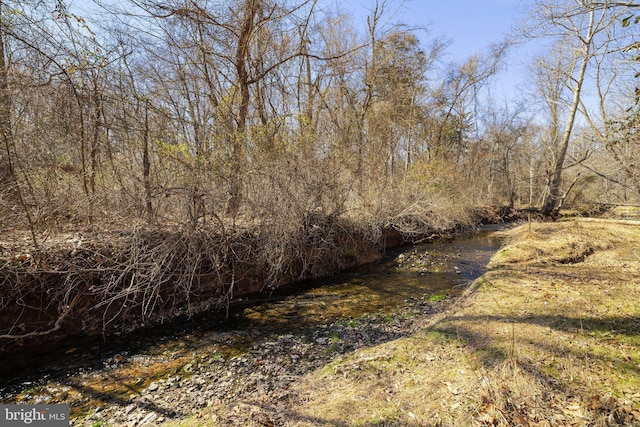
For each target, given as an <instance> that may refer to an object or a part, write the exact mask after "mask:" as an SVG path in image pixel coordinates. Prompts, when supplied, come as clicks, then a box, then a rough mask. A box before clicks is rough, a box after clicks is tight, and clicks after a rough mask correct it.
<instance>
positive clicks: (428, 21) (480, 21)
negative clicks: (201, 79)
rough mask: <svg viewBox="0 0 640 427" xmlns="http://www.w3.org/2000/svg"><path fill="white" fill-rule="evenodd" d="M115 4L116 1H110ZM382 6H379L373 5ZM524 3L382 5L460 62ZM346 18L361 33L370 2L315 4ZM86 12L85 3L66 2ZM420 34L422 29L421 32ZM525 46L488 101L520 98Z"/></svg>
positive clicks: (411, 0)
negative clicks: (444, 42)
mask: <svg viewBox="0 0 640 427" xmlns="http://www.w3.org/2000/svg"><path fill="white" fill-rule="evenodd" d="M116 1H117V0H116ZM377 1H378V2H379V3H383V1H384V0H377ZM529 1H530V0H386V7H387V11H388V12H389V13H390V14H391V19H390V22H391V23H398V24H406V25H407V26H409V27H410V28H416V29H418V30H417V35H418V36H419V38H420V39H421V40H423V41H424V42H425V43H428V42H429V40H432V39H434V38H444V39H446V40H448V41H450V43H451V44H450V46H449V47H448V48H447V50H446V53H445V54H446V56H445V58H444V59H445V61H447V62H449V61H455V62H462V61H464V60H466V59H468V58H469V57H471V56H473V55H475V54H482V53H483V52H486V51H487V50H488V47H489V46H490V45H491V44H492V43H497V42H499V41H501V40H502V39H503V38H504V37H505V36H507V34H509V32H510V31H511V30H512V29H513V28H514V27H515V26H516V25H517V24H518V22H519V21H520V20H522V19H523V18H524V12H523V9H524V7H523V5H524V4H526V3H527V2H529ZM321 2H325V3H326V4H328V5H332V6H333V7H335V8H338V9H340V10H343V11H347V12H349V13H351V14H352V15H353V17H354V19H355V20H356V25H362V27H363V28H365V27H366V18H367V16H368V15H369V14H370V13H371V10H372V9H373V5H374V4H375V2H376V0H348V1H347V0H321ZM71 3H72V4H73V5H74V6H75V7H80V8H81V9H82V8H86V7H87V6H88V5H91V0H71ZM423 29H426V31H425V30H423ZM532 52H533V51H532V48H531V46H526V47H523V46H516V47H514V48H512V51H511V54H510V55H509V58H508V61H507V63H506V64H505V69H503V70H502V71H501V72H500V73H499V75H497V76H496V77H495V79H494V83H495V86H494V88H493V90H494V93H492V96H494V97H496V98H497V99H498V100H500V101H502V100H503V99H510V100H513V99H514V98H517V97H518V96H519V94H520V88H521V87H522V86H523V84H524V82H525V79H526V67H527V65H528V64H529V63H530V61H531V59H530V58H531V55H532Z"/></svg>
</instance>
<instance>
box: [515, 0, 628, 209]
mask: <svg viewBox="0 0 640 427" xmlns="http://www.w3.org/2000/svg"><path fill="white" fill-rule="evenodd" d="M628 8H629V4H627V3H626V2H608V1H605V2H601V1H593V0H579V1H566V0H540V1H537V2H536V3H535V9H534V13H533V15H532V18H531V19H530V20H529V23H530V24H529V26H528V27H527V28H526V29H525V33H526V34H527V35H529V36H532V37H552V38H555V39H557V40H562V41H563V42H564V43H565V44H566V45H567V46H570V47H571V51H570V55H571V56H570V58H571V59H572V62H573V65H572V66H571V67H570V68H569V69H567V70H566V72H565V74H564V75H557V76H556V77H557V78H558V79H560V80H564V81H566V82H567V83H568V86H569V90H570V97H571V99H570V100H569V102H568V105H567V115H566V117H565V118H564V120H563V121H564V124H562V125H560V128H561V129H562V131H561V133H559V140H558V144H557V150H556V151H555V152H554V162H553V165H552V168H551V170H550V179H549V190H548V192H547V194H546V197H545V198H544V201H543V202H542V206H541V212H542V213H543V214H545V215H551V214H553V213H555V212H557V209H558V205H559V203H560V201H561V198H562V195H561V193H562V173H563V170H564V169H565V160H566V158H567V152H568V149H569V145H570V143H571V136H572V132H573V130H574V125H575V123H576V117H577V115H578V112H579V110H580V106H581V103H582V101H583V93H582V92H583V88H584V86H585V82H586V81H587V79H588V73H587V71H588V70H589V68H590V67H592V66H593V64H594V61H597V60H598V58H602V57H603V56H606V55H608V54H609V45H610V41H611V37H612V33H611V31H612V28H614V27H615V26H616V25H618V23H619V22H620V21H621V19H622V18H623V17H624V16H625V14H628Z"/></svg>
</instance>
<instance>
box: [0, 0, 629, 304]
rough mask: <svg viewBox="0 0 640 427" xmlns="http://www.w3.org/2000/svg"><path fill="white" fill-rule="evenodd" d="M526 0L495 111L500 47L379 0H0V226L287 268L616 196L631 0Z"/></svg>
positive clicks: (625, 118) (621, 194) (34, 234)
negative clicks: (514, 72)
mask: <svg viewBox="0 0 640 427" xmlns="http://www.w3.org/2000/svg"><path fill="white" fill-rule="evenodd" d="M532 3H535V4H533V7H532V10H533V11H534V12H535V15H533V16H534V17H535V19H533V18H532V19H530V20H529V21H527V22H528V23H530V24H531V23H535V25H529V26H528V27H527V28H523V29H522V30H521V32H520V33H519V34H520V35H521V36H522V35H524V36H526V37H530V38H536V39H540V38H543V37H545V36H548V35H553V38H552V39H550V40H552V42H550V44H549V46H551V47H550V48H549V49H548V50H546V51H545V53H544V54H543V55H542V56H540V57H539V58H537V60H536V61H534V64H535V65H534V66H533V67H532V73H531V85H530V86H529V87H528V88H526V89H527V90H526V91H524V92H523V99H524V100H523V101H520V102H516V101H515V100H512V102H509V103H506V102H505V103H504V106H502V101H496V100H494V99H492V98H491V97H490V94H491V93H492V90H491V88H492V87H493V86H492V85H493V83H494V80H495V78H496V75H497V74H498V73H500V72H502V71H503V69H504V67H505V64H506V63H507V62H508V56H507V55H508V53H509V48H510V47H512V46H513V45H514V43H515V42H514V40H511V41H503V42H501V43H497V44H496V45H495V46H493V47H490V48H488V49H487V51H486V52H485V53H482V54H477V55H474V56H471V57H470V58H469V59H468V60H466V61H463V62H461V63H450V62H447V60H446V49H447V42H446V41H443V40H440V39H432V40H423V39H421V38H420V36H421V35H422V33H421V32H419V31H414V30H412V29H411V28H408V27H406V26H403V25H399V24H390V23H389V22H390V16H391V13H390V12H391V11H390V10H389V5H387V4H386V3H385V2H384V1H380V2H376V3H374V5H373V7H372V9H371V11H370V14H369V16H368V17H367V18H366V24H362V23H361V22H359V21H358V19H356V18H353V17H350V16H349V15H347V14H345V13H342V12H340V10H336V9H334V8H332V7H330V6H327V5H326V4H324V3H320V2H318V1H315V0H295V1H293V0H289V1H275V0H233V1H218V0H197V1H196V0H168V1H167V0H163V1H160V0H127V1H123V2H118V3H117V4H118V5H119V6H116V5H114V3H112V2H107V1H104V2H102V1H99V0H94V2H93V3H91V4H89V3H84V5H85V6H90V10H91V12H90V13H89V12H82V11H80V10H79V9H73V8H70V5H69V4H68V3H66V2H65V1H64V0H55V1H53V0H19V1H17V0H0V17H1V19H0V33H1V34H2V41H1V43H0V127H1V131H2V134H1V137H2V151H1V154H0V178H1V181H0V217H1V218H2V220H1V221H0V231H1V232H2V233H3V235H5V236H14V237H17V238H18V239H24V240H26V239H27V237H25V236H28V240H29V245H30V246H31V247H32V248H36V249H37V248H38V247H40V246H41V245H43V244H47V242H55V239H56V238H58V237H57V236H65V238H68V236H69V234H64V233H77V232H78V231H80V232H84V233H85V235H86V233H90V232H98V231H101V230H102V231H113V230H120V231H122V230H125V231H126V230H134V229H139V228H140V227H144V229H145V230H158V231H160V230H164V231H167V230H181V231H182V232H184V233H197V232H198V231H199V230H205V229H206V230H207V231H206V233H210V232H211V230H215V235H216V236H217V237H216V239H222V240H216V241H221V242H222V243H220V244H221V245H224V242H229V241H230V240H229V239H231V240H233V241H237V240H235V239H236V237H237V236H245V237H246V233H249V234H250V235H251V236H253V237H254V238H256V239H259V241H260V246H261V248H262V249H261V251H260V253H259V254H254V255H253V256H255V257H256V258H259V259H260V262H262V263H264V265H268V266H270V267H269V268H270V269H272V271H273V275H274V276H278V277H280V276H282V275H283V274H284V275H285V276H286V275H287V274H288V273H286V272H287V269H288V268H290V264H291V261H290V260H291V258H292V257H293V258H295V257H296V256H299V255H300V254H303V255H305V257H306V256H307V255H309V254H308V251H309V250H311V249H309V246H308V244H309V242H310V241H314V240H313V239H315V238H317V239H319V240H318V241H317V242H316V243H317V244H314V246H313V247H315V248H324V249H322V250H325V249H326V251H331V250H335V249H336V247H335V245H334V246H332V245H327V241H329V240H330V239H329V237H327V236H331V235H332V233H333V234H339V233H338V232H335V233H334V232H333V231H331V230H337V229H338V228H340V227H342V228H344V227H345V226H344V224H349V227H353V228H354V229H357V231H358V235H359V236H362V238H364V239H368V240H369V241H371V242H376V243H377V242H379V241H380V239H381V238H382V233H383V230H388V229H390V228H392V229H395V230H397V231H398V232H399V233H401V234H402V235H404V236H405V237H406V236H412V235H424V234H425V233H430V232H432V231H438V230H446V229H450V228H453V227H455V226H457V225H460V224H469V223H472V222H473V221H474V220H475V219H474V217H473V212H474V208H477V207H479V206H493V207H496V206H506V207H510V208H514V207H518V206H541V207H542V208H543V210H544V213H547V214H549V213H553V212H555V211H557V209H559V208H560V207H561V206H562V205H566V204H579V203H591V202H614V203H621V202H628V201H630V200H632V199H633V198H634V197H637V195H638V192H637V190H638V189H639V188H640V185H638V182H639V178H638V172H637V170H638V169H637V168H636V166H635V163H634V162H635V161H636V160H637V158H638V144H637V133H636V131H635V129H636V124H637V117H638V116H637V111H638V109H637V99H636V92H634V90H633V89H632V87H633V84H634V79H633V69H634V67H635V66H636V65H637V63H635V62H634V58H633V54H634V52H635V48H636V47H637V45H636V44H634V41H633V31H632V29H633V28H632V27H634V25H635V24H634V23H633V19H631V20H630V19H629V13H630V12H629V10H631V9H632V8H634V7H635V5H633V4H627V3H626V2H592V1H582V2H564V3H563V2H550V1H538V2H532ZM625 18H626V21H625V20H624V19H625ZM563 20H564V21H563ZM558 25H560V26H559V27H558ZM554 26H555V27H554ZM558 28H560V29H562V31H564V33H563V34H562V36H561V37H558V36H557V35H558V34H559V32H558V31H557V29H558ZM554 29H555V30H554ZM562 31H561V32H560V33H562ZM572 31H573V32H574V33H572ZM583 32H586V33H584V34H583ZM614 45H615V46H614ZM611 70H615V73H613V74H611V73H609V72H610V71H611ZM585 76H586V77H585ZM585 79H587V80H586V82H585ZM587 86H588V88H586V87H587ZM587 90H588V91H590V93H591V95H592V99H587V98H585V96H584V92H585V91H587ZM593 99H595V101H594V100H593ZM610 100H614V101H616V103H615V104H611V103H610V102H609V101H610ZM610 105H615V106H616V108H613V109H611V108H610ZM593 106H595V107H596V111H598V112H601V113H602V114H601V115H596V116H594V115H593V114H591V115H589V114H588V112H589V111H590V108H592V107H593ZM576 117H578V119H576ZM579 117H582V119H580V118H579ZM320 229H321V230H320ZM327 230H329V231H327ZM22 231H24V233H25V234H20V233H21V232H22ZM343 231H344V230H343ZM16 232H18V233H17V234H16ZM11 233H13V234H11ZM243 233H245V234H243ZM314 236H315V237H314ZM245 237H243V238H245ZM81 238H82V236H80V239H81ZM225 239H227V240H225ZM296 239H297V240H296ZM5 240H6V241H13V240H11V238H10V237H7V239H5ZM14 240H15V239H14ZM24 240H20V241H21V242H23V241H24ZM181 241H182V240H181ZM301 242H302V243H301ZM134 246H135V245H134ZM130 247H133V246H130ZM228 247H229V248H230V247H232V245H228ZM301 248H305V249H301ZM343 249H344V248H343ZM318 250H319V249H318ZM305 251H307V252H305ZM169 252H170V251H169ZM346 252H349V251H348V250H347V251H346ZM165 255H166V254H164V255H162V256H165ZM192 255H193V256H195V255H194V254H192V253H190V256H192ZM232 255H233V254H228V256H229V258H228V259H231V258H232ZM166 256H168V255H166ZM322 256H324V255H322ZM160 258H161V259H166V257H165V258H162V257H160ZM196 258H197V256H196ZM303 258H304V257H303ZM225 259H227V258H225ZM305 259H306V258H305ZM154 262H155V261H154ZM154 262H151V263H150V264H149V265H150V266H153V265H154ZM189 265H191V264H189ZM196 265H197V268H196V267H194V269H200V268H201V267H202V266H201V265H199V264H197V262H196ZM31 267H32V268H35V267H33V265H31ZM150 268H155V267H150ZM194 271H195V270H194ZM323 271H324V270H323ZM279 275H280V276H279ZM134 276H135V275H134ZM151 276H152V275H151ZM151 276H149V275H146V276H145V277H151ZM267 276H269V275H267ZM123 277H124V276H123ZM190 277H191V278H193V277H195V275H194V276H190ZM127 278H129V279H130V277H129V276H127ZM7 280H8V279H7ZM187 282H188V281H187ZM12 286H13V285H12ZM136 289H139V288H136ZM115 295H118V294H117V292H116V294H115ZM65 298H66V299H65V301H67V302H68V300H69V299H70V295H69V293H67V294H66V296H65ZM60 307H62V305H61V306H60ZM60 310H62V311H63V308H60Z"/></svg>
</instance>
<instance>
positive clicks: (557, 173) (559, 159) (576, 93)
mask: <svg viewBox="0 0 640 427" xmlns="http://www.w3.org/2000/svg"><path fill="white" fill-rule="evenodd" d="M594 24H595V10H591V11H590V13H589V31H588V33H587V37H586V38H585V40H584V41H583V42H582V49H583V50H584V52H582V62H581V63H580V70H579V71H578V76H577V78H576V86H575V88H574V89H573V100H572V101H571V110H570V111H569V118H568V119H567V124H566V126H565V128H564V132H563V134H562V140H561V142H560V149H559V151H558V153H557V156H556V158H555V162H554V166H553V171H552V172H551V176H550V179H549V192H548V193H547V195H546V196H545V198H544V201H543V203H542V207H541V208H540V212H541V213H542V214H543V215H552V214H555V213H557V212H556V210H557V208H558V205H559V203H560V198H561V196H560V191H561V189H562V171H563V169H564V161H565V158H566V157H567V150H568V148H569V141H570V140H571V133H572V131H573V125H574V123H575V119H576V114H577V112H578V107H579V106H580V92H581V91H582V85H583V83H584V77H585V74H586V71H587V66H588V65H589V59H590V53H591V52H590V50H591V42H592V39H593V35H594V33H593V29H594Z"/></svg>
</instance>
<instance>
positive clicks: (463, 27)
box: [330, 0, 535, 98]
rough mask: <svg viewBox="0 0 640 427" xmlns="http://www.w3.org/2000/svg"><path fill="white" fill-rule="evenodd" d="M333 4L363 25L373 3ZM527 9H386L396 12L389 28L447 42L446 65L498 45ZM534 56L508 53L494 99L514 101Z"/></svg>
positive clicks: (488, 3)
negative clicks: (404, 28) (396, 26)
mask: <svg viewBox="0 0 640 427" xmlns="http://www.w3.org/2000/svg"><path fill="white" fill-rule="evenodd" d="M330 1H331V0H330ZM379 1H380V2H382V0H379ZM332 3H333V4H336V5H338V6H339V7H340V8H342V9H345V10H351V11H352V13H353V14H354V16H355V17H356V19H358V20H359V19H361V20H362V25H366V16H367V15H368V14H369V11H370V10H371V9H372V7H373V5H374V4H375V0H355V1H352V2H351V1H350V2H345V1H340V0H333V1H332ZM527 3H528V0H405V1H401V0H387V8H388V10H389V11H390V12H396V13H395V15H394V18H393V20H392V22H396V23H403V24H407V25H409V26H410V27H420V28H422V27H426V29H427V30H428V33H427V34H425V33H424V32H422V33H419V36H420V38H421V39H422V40H425V41H428V40H429V39H432V38H435V37H442V38H445V39H447V40H449V41H450V42H451V45H450V46H449V48H448V49H447V52H446V53H447V57H446V58H445V59H446V60H449V61H464V60H465V59H467V58H469V57H471V56H473V55H475V54H482V53H483V52H486V51H487V49H488V47H489V46H490V45H491V44H492V43H497V42H500V41H501V40H503V39H504V38H505V37H506V36H507V35H508V34H509V33H510V32H511V31H512V30H513V29H514V27H515V26H517V25H518V22H520V21H521V20H522V19H524V18H525V5H526V4H527ZM534 51H535V50H534V47H532V46H529V45H527V46H522V45H520V46H515V47H513V48H512V50H511V53H510V55H509V58H508V61H507V64H506V69H505V70H503V71H502V72H501V73H500V74H499V75H498V76H497V78H496V93H495V94H494V95H495V96H496V97H498V98H501V97H505V96H506V97H510V98H513V97H517V96H518V88H519V87H520V86H521V85H522V83H523V82H524V81H525V80H526V67H527V65H528V64H529V63H530V61H531V56H532V53H533V52H534Z"/></svg>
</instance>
